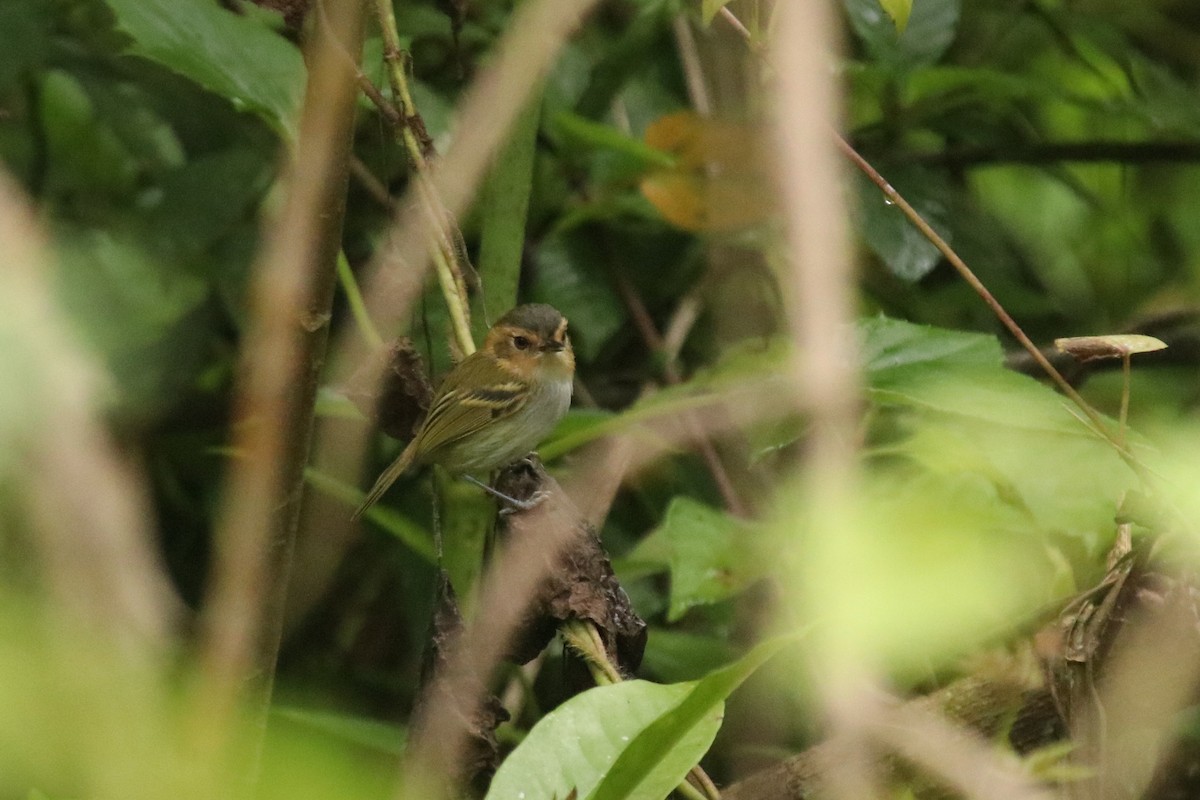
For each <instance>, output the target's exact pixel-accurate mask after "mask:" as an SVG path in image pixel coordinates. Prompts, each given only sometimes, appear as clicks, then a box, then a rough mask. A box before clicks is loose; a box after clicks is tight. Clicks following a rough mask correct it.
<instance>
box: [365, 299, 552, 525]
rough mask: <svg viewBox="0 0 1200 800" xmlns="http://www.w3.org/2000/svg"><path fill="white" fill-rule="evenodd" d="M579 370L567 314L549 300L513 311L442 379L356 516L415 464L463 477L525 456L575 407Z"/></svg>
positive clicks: (518, 307)
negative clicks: (414, 432)
mask: <svg viewBox="0 0 1200 800" xmlns="http://www.w3.org/2000/svg"><path fill="white" fill-rule="evenodd" d="M574 376H575V353H574V351H573V350H572V349H571V340H570V339H569V338H568V337H567V319H566V317H564V316H563V315H562V314H560V313H559V312H558V310H557V309H555V308H553V307H551V306H548V305H545V304H543V303H530V304H528V305H523V306H517V307H516V308H514V309H512V310H511V311H509V312H508V313H507V314H505V315H504V316H503V317H501V318H500V319H498V320H497V321H496V324H495V325H493V326H492V328H491V330H489V331H488V333H487V336H486V337H485V338H484V341H483V348H482V349H480V350H479V351H478V352H476V353H473V354H472V355H469V356H467V357H466V358H464V359H463V360H462V361H460V362H459V363H458V364H457V365H455V367H454V368H453V369H452V370H450V372H449V373H448V374H447V375H446V377H445V379H443V380H442V383H441V385H440V386H438V389H437V392H436V393H435V394H434V398H433V403H432V404H431V405H430V407H429V414H428V415H426V417H425V421H424V422H422V423H421V428H420V429H419V430H418V431H417V435H416V436H414V437H413V440H412V441H411V442H409V443H408V446H407V447H405V448H404V452H402V453H401V454H400V455H399V456H398V457H397V458H396V460H395V461H393V462H392V463H391V465H390V466H389V467H388V468H387V469H385V470H384V471H383V474H382V475H380V476H379V479H378V480H377V481H375V485H374V486H372V487H371V491H370V492H368V493H367V498H366V499H365V500H364V501H363V503H362V505H360V506H359V507H358V509H357V510H356V511H355V512H354V516H353V519H356V520H357V519H358V518H359V517H361V516H362V514H363V512H365V511H366V510H367V509H368V508H370V507H371V506H372V505H373V504H374V503H375V502H376V501H377V500H379V498H380V497H382V496H383V493H384V492H386V491H387V490H388V487H390V486H391V485H392V484H393V483H395V481H396V479H397V478H399V477H400V476H401V475H403V474H404V473H405V472H407V471H408V470H409V469H410V468H412V467H413V466H416V465H420V464H440V465H442V466H443V467H445V468H446V470H448V471H449V472H451V473H452V474H456V475H457V474H465V473H471V472H484V471H489V470H493V469H497V468H499V467H503V466H507V465H508V464H511V463H512V462H514V461H516V460H517V459H519V458H521V457H522V456H524V455H525V454H526V453H528V452H529V451H530V450H532V449H533V448H534V447H536V446H537V445H538V443H539V442H541V441H542V439H544V438H545V437H546V435H547V434H549V433H550V431H552V430H553V429H554V426H555V425H557V424H558V422H559V420H561V419H562V418H563V416H564V415H565V414H566V413H567V408H568V407H569V406H570V405H571V387H572V380H573V378H574ZM467 477H470V476H469V475H468V476H467ZM475 482H476V483H478V481H475ZM480 485H483V484H480ZM485 488H486V487H485Z"/></svg>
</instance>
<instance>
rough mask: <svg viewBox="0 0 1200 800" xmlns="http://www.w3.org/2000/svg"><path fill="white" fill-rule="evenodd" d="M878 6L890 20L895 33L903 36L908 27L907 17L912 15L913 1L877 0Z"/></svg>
mask: <svg viewBox="0 0 1200 800" xmlns="http://www.w3.org/2000/svg"><path fill="white" fill-rule="evenodd" d="M879 5H881V6H883V10H884V11H886V12H887V13H888V16H889V17H891V18H892V23H893V24H894V25H895V26H896V32H897V33H899V34H901V35H903V34H904V29H905V28H907V27H908V15H909V14H911V13H912V5H913V0H879Z"/></svg>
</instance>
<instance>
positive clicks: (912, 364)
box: [858, 316, 1004, 388]
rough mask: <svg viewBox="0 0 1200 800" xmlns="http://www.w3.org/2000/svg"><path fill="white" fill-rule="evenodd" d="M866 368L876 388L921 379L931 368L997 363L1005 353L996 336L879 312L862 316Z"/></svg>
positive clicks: (862, 345)
mask: <svg viewBox="0 0 1200 800" xmlns="http://www.w3.org/2000/svg"><path fill="white" fill-rule="evenodd" d="M858 329H859V331H860V334H861V336H862V344H861V352H862V358H863V368H864V369H865V371H866V374H867V378H868V380H869V381H870V383H871V386H872V387H874V388H885V387H887V386H888V385H890V384H894V383H896V382H902V381H905V380H911V379H914V378H915V379H916V380H921V379H922V378H924V377H927V376H928V374H929V370H930V369H931V368H935V367H936V368H939V369H943V368H947V367H958V368H971V367H998V366H1000V364H1001V363H1002V361H1003V357H1004V353H1003V351H1002V350H1001V349H1000V343H999V342H998V341H996V337H995V336H988V335H987V334H983V333H963V332H962V331H951V330H946V329H944V328H934V327H932V326H929V325H914V324H912V323H911V322H904V321H902V320H895V319H889V318H888V317H884V316H878V317H873V318H870V319H866V320H863V321H862V322H860V323H859V325H858Z"/></svg>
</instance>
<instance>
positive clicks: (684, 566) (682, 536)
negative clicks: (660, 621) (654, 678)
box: [629, 497, 761, 622]
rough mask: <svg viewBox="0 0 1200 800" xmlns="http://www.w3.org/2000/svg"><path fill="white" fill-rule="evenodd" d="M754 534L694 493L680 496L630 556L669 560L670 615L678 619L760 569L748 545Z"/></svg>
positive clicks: (730, 592) (729, 593) (729, 592)
mask: <svg viewBox="0 0 1200 800" xmlns="http://www.w3.org/2000/svg"><path fill="white" fill-rule="evenodd" d="M753 538H754V537H753V536H752V535H751V534H750V531H749V530H748V526H747V525H746V523H744V522H742V521H739V520H736V519H734V518H733V517H731V516H729V515H728V514H726V513H724V512H721V511H718V510H716V509H714V508H710V507H709V506H706V505H704V504H703V503H699V502H696V501H695V500H693V499H691V498H690V497H676V498H674V499H673V500H672V501H671V505H670V506H668V507H667V513H666V516H665V518H664V519H663V523H662V524H661V525H660V526H659V527H658V528H657V529H655V530H654V531H653V532H652V533H651V534H650V535H649V536H647V537H646V538H645V539H643V540H642V542H641V543H639V544H638V546H637V548H635V549H634V551H633V553H631V554H630V556H629V558H630V559H631V560H645V561H660V562H665V563H667V564H668V565H669V566H670V570H671V607H670V610H669V612H668V613H667V621H668V622H674V621H676V620H678V619H679V618H680V617H682V616H683V615H684V614H685V613H687V611H688V609H690V608H692V607H693V606H697V605H708V604H712V603H719V602H721V601H722V600H726V599H728V598H730V597H733V596H734V595H736V594H738V593H739V592H741V591H742V590H743V589H745V588H746V586H748V585H749V584H750V583H751V582H752V581H754V580H755V579H756V578H757V577H758V576H759V575H760V574H761V569H760V568H759V567H758V565H757V564H756V560H755V559H754V558H753V557H752V551H751V549H750V547H749V543H750V542H751V541H753Z"/></svg>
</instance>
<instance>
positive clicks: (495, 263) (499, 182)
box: [473, 93, 542, 338]
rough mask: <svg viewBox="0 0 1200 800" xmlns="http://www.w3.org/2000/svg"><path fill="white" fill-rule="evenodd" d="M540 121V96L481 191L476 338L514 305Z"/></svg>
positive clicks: (521, 118) (521, 119) (522, 118)
mask: <svg viewBox="0 0 1200 800" xmlns="http://www.w3.org/2000/svg"><path fill="white" fill-rule="evenodd" d="M541 115H542V102H541V94H540V93H539V94H538V95H537V96H536V97H534V98H533V100H532V101H530V102H529V103H528V104H527V105H526V107H525V109H524V110H523V111H522V112H521V115H520V116H519V117H518V118H517V122H516V124H515V125H514V126H513V130H512V134H511V136H510V137H509V141H508V145H507V146H506V147H505V148H504V150H502V151H501V153H500V155H499V157H498V158H497V159H496V164H495V166H493V167H492V172H491V175H490V176H489V177H488V181H487V186H486V187H485V189H484V193H483V211H482V217H483V223H482V231H481V233H480V241H479V262H478V268H479V278H480V280H481V282H482V283H483V293H482V295H483V296H482V300H481V302H480V304H481V305H482V307H483V308H482V310H483V313H479V311H478V309H477V310H476V313H475V314H474V318H473V319H474V322H475V326H476V338H480V337H481V336H482V334H483V333H484V332H485V328H486V326H487V322H489V321H495V320H496V319H499V318H500V317H501V316H502V315H503V314H504V313H505V312H506V311H508V309H510V308H512V307H513V306H515V305H516V304H517V285H518V284H519V283H520V280H521V262H522V256H523V254H524V251H525V224H526V218H527V216H528V211H529V193H530V190H531V189H532V187H533V156H534V152H535V151H536V149H537V148H536V144H537V132H538V123H539V121H540V120H541Z"/></svg>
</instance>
